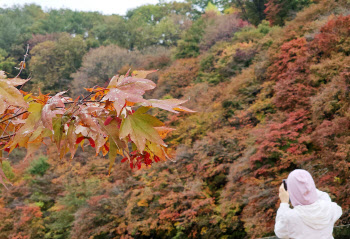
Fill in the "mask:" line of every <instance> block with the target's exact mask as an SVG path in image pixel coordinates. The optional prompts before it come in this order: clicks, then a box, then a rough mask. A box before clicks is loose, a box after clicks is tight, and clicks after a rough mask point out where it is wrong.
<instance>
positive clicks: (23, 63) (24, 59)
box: [15, 44, 29, 78]
mask: <svg viewBox="0 0 350 239" xmlns="http://www.w3.org/2000/svg"><path fill="white" fill-rule="evenodd" d="M28 52H29V44H27V51H26V54H25V55H24V58H23V61H22V65H21V69H20V70H19V72H18V74H17V75H16V77H15V78H17V77H19V75H20V74H21V73H22V71H23V69H24V66H25V63H26V58H27V56H28Z"/></svg>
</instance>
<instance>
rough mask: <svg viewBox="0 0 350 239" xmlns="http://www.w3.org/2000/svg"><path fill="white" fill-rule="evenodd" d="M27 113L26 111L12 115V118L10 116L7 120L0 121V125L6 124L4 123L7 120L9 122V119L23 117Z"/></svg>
mask: <svg viewBox="0 0 350 239" xmlns="http://www.w3.org/2000/svg"><path fill="white" fill-rule="evenodd" d="M27 112H28V111H27V110H26V111H23V112H21V113H19V114H16V115H14V116H11V117H9V118H7V119H4V120H2V121H0V124H1V123H4V122H6V121H8V120H11V119H13V118H16V117H18V116H20V115H23V114H25V113H27Z"/></svg>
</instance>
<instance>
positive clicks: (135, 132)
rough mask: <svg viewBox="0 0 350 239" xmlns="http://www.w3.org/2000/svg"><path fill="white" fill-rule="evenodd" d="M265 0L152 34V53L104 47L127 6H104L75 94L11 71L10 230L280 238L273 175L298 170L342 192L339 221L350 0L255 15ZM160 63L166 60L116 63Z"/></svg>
mask: <svg viewBox="0 0 350 239" xmlns="http://www.w3.org/2000/svg"><path fill="white" fill-rule="evenodd" d="M223 2H224V1H220V3H223ZM256 2H257V1H245V4H244V5H243V7H245V8H244V9H245V10H246V13H244V12H243V8H242V7H240V6H238V5H237V4H235V5H234V6H236V7H237V8H232V9H230V11H233V12H234V13H233V14H232V15H230V13H229V12H228V13H227V15H225V14H223V13H219V12H218V11H217V12H215V14H213V13H210V14H208V13H205V14H203V15H202V16H201V17H200V16H198V18H196V19H194V20H193V21H192V22H191V24H190V26H191V27H188V26H187V25H186V24H187V23H186V24H185V23H184V26H183V27H184V29H185V30H184V31H183V32H182V33H181V34H179V35H176V36H175V35H174V37H175V38H176V37H178V38H179V41H177V43H178V44H177V45H176V44H175V45H174V49H172V50H170V49H165V50H164V48H161V47H159V46H154V48H150V52H151V53H152V51H153V52H154V55H152V54H151V53H150V52H148V53H146V52H144V51H143V50H142V51H141V50H140V52H138V51H136V50H134V51H128V50H125V49H122V48H120V46H116V45H113V44H110V45H108V39H107V38H106V37H107V36H106V35H105V36H104V34H107V33H108V32H111V33H113V34H115V35H116V36H117V35H118V34H117V33H118V32H123V29H119V27H122V26H123V24H122V23H121V21H123V18H117V17H115V18H113V19H109V18H106V19H104V20H105V21H106V22H107V23H108V24H109V25H108V27H105V28H102V27H101V29H100V28H98V27H96V28H94V30H95V31H97V29H99V30H100V32H98V34H99V35H100V36H101V38H99V39H98V40H99V41H102V40H103V42H105V44H106V45H107V46H99V47H96V48H95V49H90V50H89V51H88V52H89V53H87V54H86V55H85V56H84V57H83V63H82V66H81V67H80V68H79V69H77V71H76V72H75V73H73V75H71V77H72V78H74V80H72V82H73V83H74V84H73V85H74V87H73V89H72V90H73V91H74V92H73V94H74V93H77V94H81V93H79V92H84V96H83V97H79V98H77V99H76V98H75V97H73V98H69V97H68V95H71V93H72V92H71V90H69V91H67V92H60V93H58V94H52V95H49V94H47V95H46V94H30V93H25V92H24V91H23V90H25V89H26V87H28V86H31V85H28V84H31V83H30V82H31V81H28V82H26V80H21V79H19V78H14V79H13V77H12V76H9V78H10V79H8V78H6V76H5V74H3V75H2V77H1V79H0V96H1V98H0V99H1V100H2V101H1V102H3V104H1V105H0V109H1V110H2V111H1V112H2V116H1V117H2V118H1V119H0V128H1V131H0V132H4V133H3V135H2V136H1V142H2V145H1V146H2V149H3V155H2V167H1V168H2V171H1V175H2V178H3V179H4V182H3V183H4V184H5V185H6V187H7V189H5V188H4V187H3V186H2V185H0V188H1V197H0V238H8V237H12V238H130V239H131V238H178V239H180V238H203V239H204V238H205V239H206V238H207V239H211V238H231V239H242V238H261V237H265V236H273V235H274V232H273V230H274V223H275V216H276V211H277V209H278V206H279V199H278V188H279V186H280V185H281V181H282V179H285V178H286V177H287V176H288V174H289V173H290V172H291V171H292V170H294V169H297V168H302V169H306V170H308V171H309V172H310V173H311V174H312V176H313V178H314V180H315V183H316V186H317V188H318V189H320V190H322V191H325V192H327V193H328V194H329V195H330V197H331V199H332V200H333V201H335V202H337V203H338V204H339V205H341V207H342V209H343V212H344V215H343V216H342V217H341V220H339V221H337V222H336V225H341V224H346V222H347V220H348V214H349V209H350V197H349V195H350V188H349V178H350V170H349V166H350V160H349V159H350V153H349V152H350V146H349V142H350V130H349V127H350V115H349V107H350V103H349V102H350V95H349V89H350V74H349V66H350V57H349V52H350V50H349V49H350V42H349V40H348V39H349V37H350V31H349V25H350V17H349V16H348V12H347V11H348V10H347V9H348V8H349V3H348V2H347V1H341V0H340V1H333V0H327V1H326V0H324V1H323V0H321V1H312V2H311V1H284V0H271V1H270V0H269V1H264V2H265V3H267V5H266V8H265V13H266V15H267V18H266V19H267V20H269V22H268V21H266V20H264V21H263V22H261V23H260V24H259V22H257V24H256V25H257V26H254V25H251V24H248V23H247V19H248V21H251V18H250V17H249V16H250V14H251V13H252V12H251V11H252V9H249V8H248V6H250V7H251V8H253V7H254V6H255V5H254V4H255V3H256ZM293 4H294V5H293ZM174 6H175V5H174ZM300 9H303V10H301V11H300ZM141 10H145V9H144V8H142V9H138V11H135V12H133V13H130V15H129V18H130V19H132V21H136V17H140V18H141V16H143V17H145V19H146V20H145V21H148V22H149V23H147V24H145V25H142V28H139V29H143V30H144V31H145V30H147V29H148V30H149V31H150V32H151V30H152V29H153V30H154V29H155V28H158V27H160V26H159V24H160V23H159V24H158V23H157V24H155V23H154V21H156V20H154V19H159V18H161V19H163V18H162V16H163V15H162V14H160V13H159V12H156V11H155V9H154V8H153V7H151V6H148V8H147V9H146V10H147V11H146V12H152V14H153V15H154V19H153V20H152V18H147V16H148V15H145V13H144V12H143V11H141ZM260 11H261V12H262V11H264V8H262V9H260ZM225 12H226V11H225ZM136 13H137V14H136ZM262 13H263V12H262ZM132 14H134V15H132ZM262 16H263V17H264V15H262ZM173 17H175V16H173ZM246 17H248V18H246ZM241 18H245V19H244V20H242V19H241ZM112 20H113V21H112ZM124 20H125V21H126V22H128V21H129V20H126V19H124ZM138 20H139V19H138ZM165 20H166V19H165ZM165 20H163V21H165ZM225 20H227V22H226V21H225ZM109 21H111V22H109ZM115 22H120V24H119V25H118V24H112V23H115ZM213 22H217V23H220V24H219V26H220V27H217V28H215V27H214V25H211V24H212V23H213ZM228 23H232V24H228ZM152 24H155V25H152ZM162 24H164V22H163V23H162ZM283 24H285V26H283V27H281V26H282V25H283ZM185 25H186V26H185ZM99 26H102V25H99ZM147 26H148V27H149V28H147ZM171 29H172V28H169V29H168V30H171ZM134 33H135V34H137V32H134ZM143 34H144V36H145V37H146V36H149V32H148V33H147V32H143ZM46 37H47V40H49V41H52V42H55V41H57V39H58V37H59V36H56V35H47V36H46ZM46 37H42V36H38V35H36V37H34V38H33V40H32V41H33V42H35V43H36V46H40V44H41V43H42V42H43V41H44V39H45V38H46ZM167 37H168V36H164V38H167ZM175 38H174V39H175ZM125 39H129V37H128V38H125ZM140 39H142V38H138V40H140ZM90 40H91V41H92V39H90ZM121 40H123V39H120V40H118V41H121ZM153 40H154V39H153ZM153 40H152V41H153ZM86 41H87V40H86ZM90 43H91V42H90ZM146 43H148V42H145V43H144V44H146ZM55 44H57V45H56V46H58V45H59V44H58V43H55ZM130 44H132V42H130ZM140 44H143V43H141V42H140V43H139V45H138V46H140ZM152 49H153V50H152ZM37 53H38V54H39V52H37ZM109 53H110V55H109ZM40 54H41V53H40ZM144 57H145V58H144ZM179 58H183V59H179ZM116 59H117V60H116ZM144 59H147V60H144ZM59 60H61V58H59ZM113 60H116V61H118V62H119V63H120V64H114V63H113ZM109 62H112V63H113V64H112V65H110V64H109ZM32 63H33V62H30V61H28V65H29V67H30V65H31V64H32ZM58 65H59V64H58ZM152 65H153V66H159V70H158V71H156V72H148V71H146V72H144V71H136V72H133V74H131V75H130V74H127V75H126V76H122V75H123V74H124V73H125V72H126V71H127V70H128V69H129V68H130V67H131V68H133V67H134V68H138V67H139V68H142V69H149V68H151V66H152ZM157 68H158V67H157ZM99 69H104V70H102V71H98V70H99ZM115 71H118V72H119V73H120V74H121V76H114V77H113V78H112V79H110V80H108V79H109V78H111V77H112V75H111V74H112V73H113V74H115V73H114V72H115ZM105 73H106V74H105ZM122 73H123V74H122ZM149 73H150V74H149ZM33 76H34V72H33ZM84 82H85V83H86V84H87V85H88V86H86V87H87V89H86V90H85V89H83V87H84V86H85V85H84V84H83V83H84ZM22 84H25V85H24V86H23V88H22V89H21V90H20V88H21V85H22ZM90 84H91V85H90ZM95 84H98V85H100V87H97V86H95V87H93V86H94V85H95ZM156 84H157V87H155V86H156ZM45 93H46V92H45ZM152 98H156V99H152ZM175 98H179V99H175ZM186 101H187V103H186V106H187V107H188V108H191V109H193V110H195V111H196V112H197V113H194V114H183V113H179V112H182V111H185V112H186V111H187V112H191V110H189V109H187V108H185V107H183V106H182V104H184V103H185V102H186ZM175 129H176V130H175ZM91 146H92V147H91ZM23 148H26V149H25V150H23ZM6 151H11V153H10V154H8V153H7V152H6ZM26 154H27V156H28V157H27V159H26V160H22V159H23V158H24V157H25V155H26ZM73 155H74V158H73V159H71V157H72V156H73ZM168 157H169V158H168ZM60 158H62V159H60ZM164 159H168V160H164ZM114 162H120V163H118V164H113V163H114ZM156 162H157V163H156ZM115 165H117V166H115ZM150 165H152V167H150ZM4 175H5V176H6V177H7V179H8V180H6V179H5V177H4ZM10 183H11V184H10ZM346 213H347V214H346ZM347 230H348V229H346V227H340V228H337V229H335V230H334V237H335V238H347V237H348V235H349V232H348V231H347ZM343 235H344V236H343ZM342 236H343V237H342Z"/></svg>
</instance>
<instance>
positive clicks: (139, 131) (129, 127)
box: [120, 107, 166, 152]
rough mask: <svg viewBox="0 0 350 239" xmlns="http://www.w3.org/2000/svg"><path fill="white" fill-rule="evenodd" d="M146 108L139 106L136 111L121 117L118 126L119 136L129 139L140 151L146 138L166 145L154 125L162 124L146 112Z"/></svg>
mask: <svg viewBox="0 0 350 239" xmlns="http://www.w3.org/2000/svg"><path fill="white" fill-rule="evenodd" d="M147 111H148V108H146V107H140V108H139V109H137V111H136V112H135V113H134V114H132V115H128V116H127V117H126V118H125V119H123V121H122V124H121V126H120V138H126V137H127V136H129V135H130V139H131V140H132V141H133V142H134V143H135V145H136V147H137V148H138V150H139V151H140V152H143V150H144V149H145V144H146V140H149V141H150V142H154V143H156V144H160V145H163V146H166V144H165V143H164V142H163V140H162V138H161V137H160V136H159V134H158V132H157V130H156V129H155V128H154V127H160V126H164V124H163V123H162V122H161V121H159V120H158V119H157V118H155V117H153V116H151V115H149V114H146V112H147Z"/></svg>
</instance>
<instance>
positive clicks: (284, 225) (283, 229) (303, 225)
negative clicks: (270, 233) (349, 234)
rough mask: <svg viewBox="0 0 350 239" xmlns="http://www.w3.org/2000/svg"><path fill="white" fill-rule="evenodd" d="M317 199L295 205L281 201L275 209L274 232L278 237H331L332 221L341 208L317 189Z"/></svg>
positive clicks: (337, 215) (304, 238)
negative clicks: (309, 202) (306, 203)
mask: <svg viewBox="0 0 350 239" xmlns="http://www.w3.org/2000/svg"><path fill="white" fill-rule="evenodd" d="M317 196H318V200H317V201H316V202H314V203H313V204H310V205H303V206H296V207H295V208H294V209H291V208H290V207H289V204H288V203H281V204H280V207H279V209H278V211H277V216H276V224H275V233H276V236H277V237H279V238H283V239H285V238H290V239H333V235H332V233H333V226H334V223H335V222H336V221H337V220H338V219H339V218H340V216H341V215H342V209H341V207H339V206H338V205H337V204H336V203H334V202H332V201H331V199H330V197H329V196H328V194H327V193H325V192H321V191H319V190H317Z"/></svg>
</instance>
